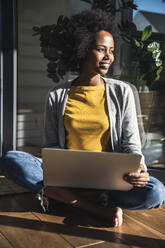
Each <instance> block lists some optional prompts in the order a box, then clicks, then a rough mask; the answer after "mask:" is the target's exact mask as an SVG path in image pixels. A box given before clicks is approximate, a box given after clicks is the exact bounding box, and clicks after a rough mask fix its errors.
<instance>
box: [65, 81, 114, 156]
mask: <svg viewBox="0 0 165 248" xmlns="http://www.w3.org/2000/svg"><path fill="white" fill-rule="evenodd" d="M64 126H65V129H66V146H67V148H68V149H72V150H89V151H107V152H108V151H110V150H111V145H110V144H111V143H110V126H109V117H108V112H107V104H106V97H105V85H104V84H101V85H99V86H72V87H71V89H70V92H69V96H68V100H67V103H66V108H65V114H64Z"/></svg>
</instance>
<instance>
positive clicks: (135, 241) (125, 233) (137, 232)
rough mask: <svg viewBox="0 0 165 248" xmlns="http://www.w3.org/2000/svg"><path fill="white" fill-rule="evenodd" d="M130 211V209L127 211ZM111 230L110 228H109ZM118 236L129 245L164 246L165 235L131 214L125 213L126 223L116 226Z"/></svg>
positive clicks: (146, 247)
mask: <svg viewBox="0 0 165 248" xmlns="http://www.w3.org/2000/svg"><path fill="white" fill-rule="evenodd" d="M126 212H128V211H126ZM109 230H110V229H109ZM116 237H118V238H119V239H121V240H122V241H123V244H126V245H128V247H142V248H151V247H154V248H164V247H165V235H164V234H162V233H160V232H158V231H155V230H154V229H152V228H150V227H148V226H146V225H145V224H143V223H142V221H141V222H140V221H137V220H135V219H134V218H133V217H131V215H130V216H129V215H127V214H126V213H125V215H124V224H123V225H122V226H121V227H119V228H116Z"/></svg>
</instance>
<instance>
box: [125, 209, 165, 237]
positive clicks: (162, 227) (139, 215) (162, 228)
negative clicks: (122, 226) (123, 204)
mask: <svg viewBox="0 0 165 248" xmlns="http://www.w3.org/2000/svg"><path fill="white" fill-rule="evenodd" d="M127 215H128V216H131V217H133V218H134V219H135V220H137V221H139V222H141V223H143V224H145V225H146V226H147V227H150V228H152V229H154V230H155V231H157V232H159V233H161V234H164V235H165V210H163V208H157V209H151V210H144V211H127Z"/></svg>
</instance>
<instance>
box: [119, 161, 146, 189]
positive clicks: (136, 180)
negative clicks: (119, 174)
mask: <svg viewBox="0 0 165 248" xmlns="http://www.w3.org/2000/svg"><path fill="white" fill-rule="evenodd" d="M124 180H126V181H127V182H128V183H130V184H132V185H133V186H136V187H144V186H145V185H146V184H147V183H148V181H149V173H148V172H147V171H146V170H145V169H144V166H143V165H140V166H139V169H138V170H137V171H136V172H130V173H128V174H126V175H125V176H124Z"/></svg>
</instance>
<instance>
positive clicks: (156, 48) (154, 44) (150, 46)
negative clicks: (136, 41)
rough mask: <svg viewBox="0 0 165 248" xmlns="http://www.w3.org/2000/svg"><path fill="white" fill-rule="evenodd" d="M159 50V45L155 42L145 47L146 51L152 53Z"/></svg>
mask: <svg viewBox="0 0 165 248" xmlns="http://www.w3.org/2000/svg"><path fill="white" fill-rule="evenodd" d="M159 48H160V44H159V43H158V42H156V41H153V42H151V43H150V44H148V46H147V51H149V52H153V51H154V50H158V49H159Z"/></svg>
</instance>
